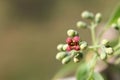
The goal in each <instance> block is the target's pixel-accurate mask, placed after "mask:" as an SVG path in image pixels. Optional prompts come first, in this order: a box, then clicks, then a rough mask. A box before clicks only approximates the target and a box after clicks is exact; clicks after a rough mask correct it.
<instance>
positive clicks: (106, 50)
mask: <svg viewBox="0 0 120 80" xmlns="http://www.w3.org/2000/svg"><path fill="white" fill-rule="evenodd" d="M105 52H106V53H107V54H108V55H111V54H113V52H114V51H113V48H111V47H109V48H105Z"/></svg>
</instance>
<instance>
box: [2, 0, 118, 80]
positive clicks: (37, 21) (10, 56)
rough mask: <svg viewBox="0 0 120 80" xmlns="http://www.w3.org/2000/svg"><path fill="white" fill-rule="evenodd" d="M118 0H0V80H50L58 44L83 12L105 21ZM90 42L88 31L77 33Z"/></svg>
mask: <svg viewBox="0 0 120 80" xmlns="http://www.w3.org/2000/svg"><path fill="white" fill-rule="evenodd" d="M118 2H119V0H0V80H51V78H52V77H53V76H54V75H55V73H56V72H57V71H58V70H59V69H60V68H61V67H62V66H64V65H61V63H60V62H58V61H57V60H55V55H56V53H57V50H56V46H57V44H58V43H64V42H65V38H66V37H67V35H66V31H67V29H69V28H73V29H77V28H76V26H75V24H76V22H77V21H78V20H80V19H81V18H80V13H81V12H82V11H84V10H89V11H92V12H95V13H96V12H101V13H102V14H103V18H104V19H103V23H104V22H106V21H107V19H108V18H109V15H110V14H111V13H112V11H113V9H114V8H115V6H116V5H117V4H118ZM79 32H80V36H81V38H82V39H84V40H86V41H88V42H89V43H90V39H89V36H90V34H89V35H88V34H87V33H89V31H88V30H84V31H83V30H79Z"/></svg>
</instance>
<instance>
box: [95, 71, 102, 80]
mask: <svg viewBox="0 0 120 80" xmlns="http://www.w3.org/2000/svg"><path fill="white" fill-rule="evenodd" d="M93 78H94V80H104V78H103V77H102V75H101V74H100V73H98V72H94V74H93Z"/></svg>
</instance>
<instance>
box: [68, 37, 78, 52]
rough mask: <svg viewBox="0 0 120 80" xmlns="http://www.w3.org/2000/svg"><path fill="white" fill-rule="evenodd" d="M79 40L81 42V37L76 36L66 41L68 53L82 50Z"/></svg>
mask: <svg viewBox="0 0 120 80" xmlns="http://www.w3.org/2000/svg"><path fill="white" fill-rule="evenodd" d="M79 40H80V37H79V36H75V37H73V38H70V37H68V38H67V39H66V43H67V44H68V47H67V51H71V50H76V51H78V50H80V47H79Z"/></svg>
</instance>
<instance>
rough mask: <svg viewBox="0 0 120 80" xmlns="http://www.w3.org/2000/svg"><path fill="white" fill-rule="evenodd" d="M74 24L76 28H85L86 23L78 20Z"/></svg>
mask: <svg viewBox="0 0 120 80" xmlns="http://www.w3.org/2000/svg"><path fill="white" fill-rule="evenodd" d="M76 25H77V27H78V28H87V24H86V23H85V22H82V21H78V22H77V24H76Z"/></svg>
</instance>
